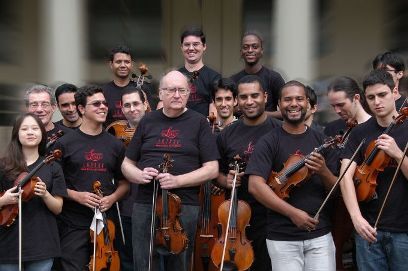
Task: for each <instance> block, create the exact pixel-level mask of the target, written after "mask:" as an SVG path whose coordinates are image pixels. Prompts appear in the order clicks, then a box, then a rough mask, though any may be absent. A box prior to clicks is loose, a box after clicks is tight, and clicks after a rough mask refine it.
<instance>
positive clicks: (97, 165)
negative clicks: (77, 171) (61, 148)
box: [81, 149, 106, 172]
mask: <svg viewBox="0 0 408 271" xmlns="http://www.w3.org/2000/svg"><path fill="white" fill-rule="evenodd" d="M84 157H85V160H86V161H85V162H84V163H83V164H82V167H81V170H83V171H102V172H105V171H106V168H105V164H104V163H103V162H101V160H102V159H103V153H101V152H95V150H94V149H91V150H90V151H89V152H85V156H84Z"/></svg>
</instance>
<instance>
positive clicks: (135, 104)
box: [123, 102, 143, 109]
mask: <svg viewBox="0 0 408 271" xmlns="http://www.w3.org/2000/svg"><path fill="white" fill-rule="evenodd" d="M142 104H143V103H141V102H131V103H124V104H123V108H126V109H129V108H131V107H132V106H133V107H138V106H140V105H142Z"/></svg>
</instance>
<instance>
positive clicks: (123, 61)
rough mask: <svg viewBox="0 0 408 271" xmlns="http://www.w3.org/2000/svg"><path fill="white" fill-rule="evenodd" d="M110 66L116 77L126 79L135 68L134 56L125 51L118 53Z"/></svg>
mask: <svg viewBox="0 0 408 271" xmlns="http://www.w3.org/2000/svg"><path fill="white" fill-rule="evenodd" d="M110 68H111V70H112V72H113V74H114V76H115V77H117V78H120V79H126V78H128V77H129V74H130V72H131V71H132V68H133V63H132V57H131V56H130V55H128V54H125V53H116V54H115V55H114V56H113V60H112V61H111V62H110Z"/></svg>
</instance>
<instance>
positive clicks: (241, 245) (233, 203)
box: [211, 157, 254, 271]
mask: <svg viewBox="0 0 408 271" xmlns="http://www.w3.org/2000/svg"><path fill="white" fill-rule="evenodd" d="M234 159H235V161H234V164H233V166H234V169H235V175H234V182H233V188H232V190H231V199H230V200H226V201H224V202H223V203H222V204H221V205H220V207H219V208H218V220H219V223H220V227H221V229H222V232H221V235H220V237H219V238H218V240H217V242H216V243H215V244H214V247H213V249H212V251H211V260H212V262H213V264H214V265H215V266H217V267H218V268H219V270H238V271H241V270H247V269H249V268H250V267H251V265H252V263H253V262H254V251H253V248H252V245H251V243H250V241H249V240H248V239H247V238H246V235H245V228H246V227H247V226H248V224H249V221H250V219H251V207H249V205H248V203H246V202H245V201H242V200H238V197H237V189H236V187H235V182H236V178H237V176H238V174H239V172H240V170H241V171H243V170H242V168H243V167H245V163H243V162H241V163H240V162H239V157H236V158H234Z"/></svg>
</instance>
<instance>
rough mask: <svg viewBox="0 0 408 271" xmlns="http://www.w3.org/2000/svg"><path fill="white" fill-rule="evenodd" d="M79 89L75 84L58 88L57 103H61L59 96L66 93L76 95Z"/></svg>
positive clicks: (56, 93) (56, 91)
mask: <svg viewBox="0 0 408 271" xmlns="http://www.w3.org/2000/svg"><path fill="white" fill-rule="evenodd" d="M77 90H78V88H77V87H76V86H75V85H73V84H62V85H61V86H59V87H57V89H56V90H55V99H56V100H57V103H59V96H61V95H62V94H64V93H76V92H77Z"/></svg>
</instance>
